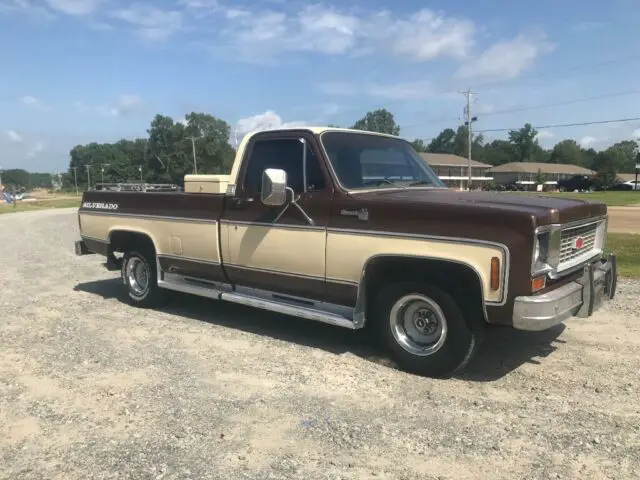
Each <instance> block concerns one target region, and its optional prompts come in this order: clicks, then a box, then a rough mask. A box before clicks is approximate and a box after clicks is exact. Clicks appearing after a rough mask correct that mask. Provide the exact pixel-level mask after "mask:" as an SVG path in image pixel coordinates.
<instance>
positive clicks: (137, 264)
mask: <svg viewBox="0 0 640 480" xmlns="http://www.w3.org/2000/svg"><path fill="white" fill-rule="evenodd" d="M127 281H128V282H129V288H131V290H132V291H133V293H134V294H135V295H137V296H141V295H143V294H144V292H146V291H147V287H148V286H149V269H148V268H147V265H146V264H145V263H144V262H143V261H142V260H141V259H140V258H137V257H133V258H131V259H129V262H127Z"/></svg>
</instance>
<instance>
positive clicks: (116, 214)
mask: <svg viewBox="0 0 640 480" xmlns="http://www.w3.org/2000/svg"><path fill="white" fill-rule="evenodd" d="M78 215H96V216H107V217H129V218H141V219H149V220H167V221H174V222H188V223H207V224H212V225H215V224H217V223H218V220H213V219H208V218H192V217H178V216H172V215H153V214H147V213H144V214H143V213H124V212H97V211H95V210H92V211H86V210H79V211H78Z"/></svg>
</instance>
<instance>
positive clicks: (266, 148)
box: [75, 127, 617, 376]
mask: <svg viewBox="0 0 640 480" xmlns="http://www.w3.org/2000/svg"><path fill="white" fill-rule="evenodd" d="M78 221H79V228H80V237H81V240H79V241H77V242H76V244H75V250H76V253H77V254H78V255H85V254H89V253H97V254H101V255H104V256H106V266H107V268H108V269H110V270H120V271H121V276H122V281H123V284H124V288H126V289H127V291H128V296H129V298H130V301H131V302H132V303H133V304H135V305H140V306H153V305H156V304H157V303H158V302H159V301H161V300H162V292H163V291H164V290H165V289H166V290H176V291H179V292H186V293H191V294H195V295H201V296H205V297H210V298H214V299H219V300H226V301H229V302H236V303H240V304H244V305H248V306H251V307H256V308H259V309H265V310H272V311H276V312H281V313H283V314H289V315H294V316H297V317H300V318H303V319H309V320H317V321H320V322H326V323H329V324H332V325H337V326H340V327H345V328H349V329H361V328H364V327H370V328H371V331H372V332H373V333H374V334H375V335H376V338H377V339H379V340H380V342H381V344H382V346H383V347H384V348H385V350H386V351H387V352H388V353H389V355H390V356H391V357H392V358H393V359H394V360H395V361H396V362H397V363H398V364H399V365H400V366H401V368H403V369H405V370H407V371H411V372H415V373H419V374H422V375H429V376H448V375H451V374H452V373H453V372H455V371H457V370H459V369H461V368H462V367H463V366H464V365H465V364H467V362H469V360H470V359H471V358H472V356H473V353H474V351H475V350H476V348H477V345H478V341H479V339H480V338H481V336H482V332H483V330H484V328H485V327H486V326H487V324H493V325H504V326H509V327H512V328H516V329H520V330H530V331H535V330H544V329H547V328H550V327H552V326H554V325H556V324H559V323H560V322H563V321H565V320H567V319H569V318H570V317H588V316H591V315H592V314H593V313H594V312H595V311H596V310H597V309H598V308H599V306H600V305H601V304H602V302H603V301H606V300H609V299H612V298H613V296H614V294H615V289H616V278H617V274H616V262H615V256H614V255H611V254H610V255H606V256H605V255H604V246H605V245H604V244H605V238H606V231H607V207H606V205H604V204H602V203H589V202H584V201H579V200H568V199H560V198H548V197H542V196H515V195H508V194H498V193H488V192H458V191H453V190H450V189H448V188H446V187H445V186H444V184H443V183H442V182H441V181H440V179H439V178H438V177H437V176H436V175H435V173H434V172H433V171H432V170H431V169H430V168H429V166H428V165H427V164H426V163H425V162H424V161H423V160H422V158H421V157H420V156H419V155H418V154H417V153H416V152H415V151H414V150H413V149H412V147H411V145H410V144H409V143H408V142H407V141H405V140H402V139H400V138H398V137H394V136H390V135H383V134H377V133H371V132H363V131H357V130H347V129H335V128H311V127H304V128H292V129H278V130H271V131H262V132H257V133H253V134H249V135H246V136H245V137H244V138H243V140H242V142H241V144H240V145H239V147H238V151H237V155H236V159H235V163H234V165H233V168H232V171H231V174H230V175H186V176H185V179H184V191H180V190H176V191H174V192H171V191H169V192H166V191H165V192H162V191H142V192H126V191H101V190H94V191H86V192H84V194H83V198H82V205H81V207H80V209H79V211H78Z"/></svg>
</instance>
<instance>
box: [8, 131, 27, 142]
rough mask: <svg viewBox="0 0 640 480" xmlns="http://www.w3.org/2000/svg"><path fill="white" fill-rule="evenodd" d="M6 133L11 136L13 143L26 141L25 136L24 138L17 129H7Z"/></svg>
mask: <svg viewBox="0 0 640 480" xmlns="http://www.w3.org/2000/svg"><path fill="white" fill-rule="evenodd" d="M6 133H7V137H9V140H10V141H12V142H13V143H22V142H23V141H24V138H22V135H20V134H19V133H18V132H16V131H15V130H7V132H6Z"/></svg>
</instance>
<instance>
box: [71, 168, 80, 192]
mask: <svg viewBox="0 0 640 480" xmlns="http://www.w3.org/2000/svg"><path fill="white" fill-rule="evenodd" d="M71 168H73V184H74V185H75V187H76V195H78V172H77V171H76V169H77V168H78V167H71Z"/></svg>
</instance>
